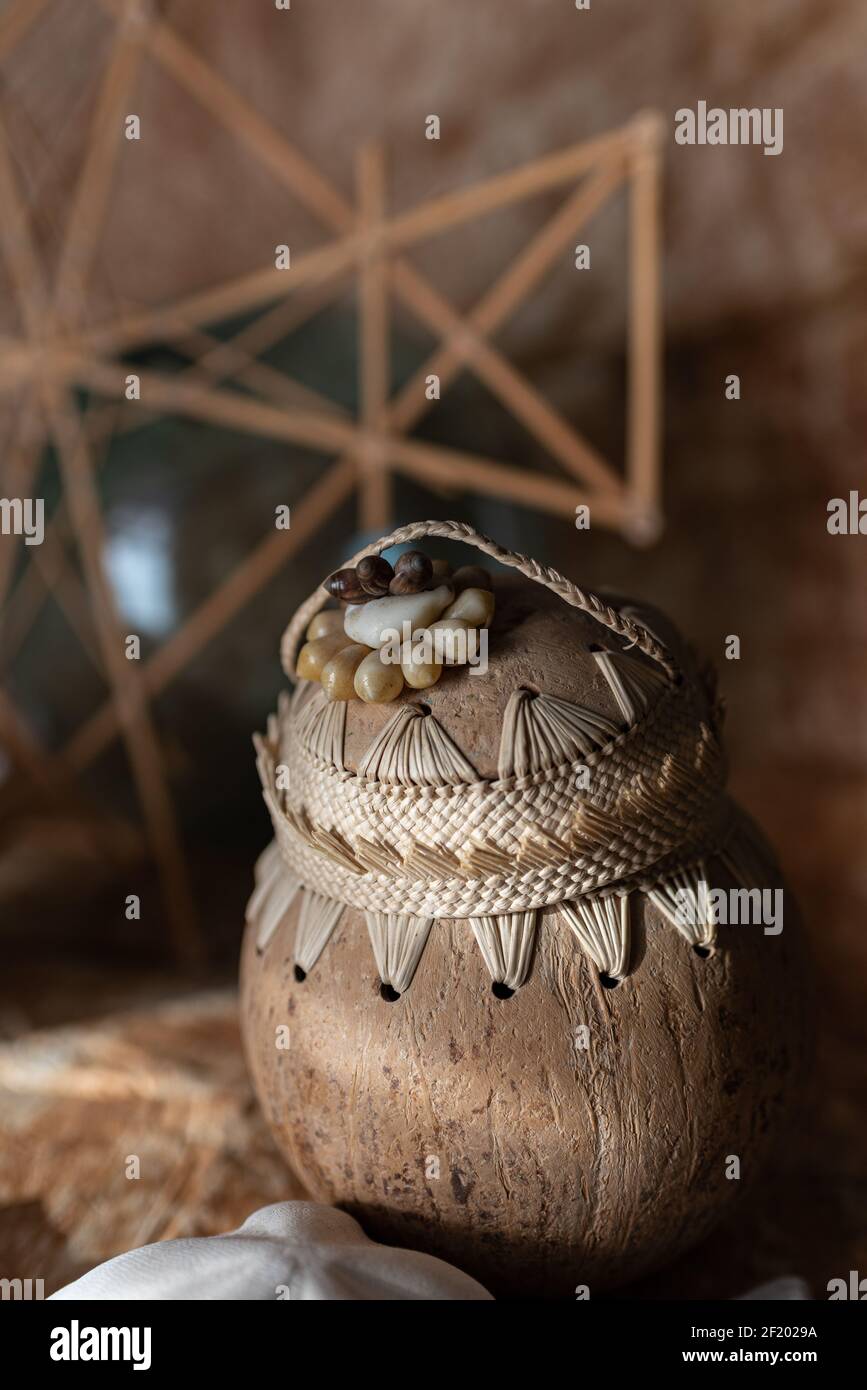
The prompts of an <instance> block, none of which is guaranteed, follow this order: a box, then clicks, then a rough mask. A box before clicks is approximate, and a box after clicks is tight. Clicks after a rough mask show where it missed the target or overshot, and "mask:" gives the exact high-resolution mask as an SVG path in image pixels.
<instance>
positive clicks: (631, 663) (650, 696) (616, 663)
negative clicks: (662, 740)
mask: <svg viewBox="0 0 867 1390" xmlns="http://www.w3.org/2000/svg"><path fill="white" fill-rule="evenodd" d="M593 659H594V661H595V662H596V665H597V666H598V668H599V670H600V671H601V672H602V674H603V676H604V677H605V679H606V680H607V682H608V684H609V686H610V687H611V691H612V693H613V695H614V698H615V700H616V701H617V705H618V708H619V710H620V713H621V714H622V715H623V718H624V720H625V721H626V724H627V725H628V727H629V728H631V727H632V725H633V724H634V723H635V722H636V721H637V720H638V719H640V718H641V716H642V715H643V714H646V713H647V711H648V710H649V709H650V708H651V706H652V705H654V704H655V703H656V701H657V700H658V699H659V697H660V696H661V695H662V693H663V691H664V689H665V687H666V685H667V681H666V678H665V676H664V675H663V674H662V672H661V671H657V670H655V669H654V667H653V666H651V664H650V662H649V661H648V662H645V661H641V660H639V658H638V657H635V656H630V655H629V654H628V653H627V652H606V651H594V652H593Z"/></svg>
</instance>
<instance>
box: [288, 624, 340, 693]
mask: <svg viewBox="0 0 867 1390" xmlns="http://www.w3.org/2000/svg"><path fill="white" fill-rule="evenodd" d="M348 646H349V638H348V637H347V635H346V633H345V632H332V633H331V634H330V635H329V636H328V637H317V638H316V641H315V642H305V643H304V646H303V647H302V648H301V650H300V652H299V653H298V662H297V665H296V667H295V670H296V671H297V673H298V676H299V678H300V679H301V680H304V681H318V680H319V677H320V676H321V674H322V667H323V666H324V665H325V663H326V662H327V661H330V660H331V658H332V657H333V656H336V655H337V653H338V652H339V651H342V650H343V648H344V647H348Z"/></svg>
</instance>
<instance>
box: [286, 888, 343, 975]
mask: <svg viewBox="0 0 867 1390" xmlns="http://www.w3.org/2000/svg"><path fill="white" fill-rule="evenodd" d="M342 915H343V903H338V902H335V901H334V900H333V899H332V898H326V897H323V895H322V894H321V893H314V892H312V891H311V890H310V889H309V888H305V889H304V890H303V897H302V899H301V911H300V913H299V914H298V927H297V930H296V932H295V964H296V965H298V966H300V967H301V969H302V970H303V971H304V973H305V975H306V974H308V973H309V972H310V971H311V970H312V969H313V967H314V965H315V964H316V962H317V961H318V959H319V957H320V956H321V955H322V952H323V951H324V950H325V947H326V946H327V945H328V942H329V940H330V939H331V935H332V933H333V931H334V928H335V927H336V926H337V923H338V922H339V921H340V918H341V916H342Z"/></svg>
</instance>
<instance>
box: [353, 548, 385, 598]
mask: <svg viewBox="0 0 867 1390" xmlns="http://www.w3.org/2000/svg"><path fill="white" fill-rule="evenodd" d="M355 573H356V576H357V578H358V582H359V584H360V585H361V587H362V589H363V590H364V592H365V593H366V594H367V595H368V596H369V597H370V598H382V597H383V595H384V594H387V593H388V586H389V584H390V583H391V581H392V578H393V576H394V570H393V569H392V568H391V565H390V564H389V563H388V561H387V560H383V558H382V556H381V555H365V557H364V559H363V560H359V562H358V564H357V565H356V566H355Z"/></svg>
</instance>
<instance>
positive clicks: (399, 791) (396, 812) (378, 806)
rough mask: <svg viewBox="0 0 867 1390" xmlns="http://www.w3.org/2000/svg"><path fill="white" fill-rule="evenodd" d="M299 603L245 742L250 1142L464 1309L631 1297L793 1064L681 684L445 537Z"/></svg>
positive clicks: (655, 660) (581, 593)
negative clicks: (257, 801)
mask: <svg viewBox="0 0 867 1390" xmlns="http://www.w3.org/2000/svg"><path fill="white" fill-rule="evenodd" d="M427 537H441V538H442V537H445V538H448V539H451V540H455V541H458V542H461V543H463V544H465V545H466V544H470V545H473V546H475V547H476V548H477V550H478V551H479V552H480V554H479V566H469V567H463V568H459V569H457V570H455V571H452V570H450V569H449V567H448V566H447V565H446V564H444V563H443V562H442V561H437V562H433V561H431V560H430V559H429V558H428V557H427V555H426V553H425V551H424V545H425V540H426V538H427ZM405 544H409V545H410V546H411V547H412V549H411V550H409V551H408V552H407V551H404V552H403V553H402V554H401V555H400V556H399V558H398V559H397V560H396V561H395V562H394V564H393V565H392V564H389V562H388V561H387V560H386V559H385V558H383V552H384V551H389V552H390V553H393V551H392V548H393V547H397V546H399V545H405ZM486 560H487V561H488V563H489V562H490V560H494V561H495V562H497V563H496V565H495V566H493V567H491V568H489V569H486V568H485V562H486ZM320 578H321V579H323V580H325V583H324V585H323V584H320V585H318V587H317V589H316V592H315V593H314V594H313V595H312V596H311V598H310V599H309V600H307V602H306V603H304V604H303V605H302V607H301V608H300V609H299V610H298V612H297V613H296V615H295V616H294V618H293V619H292V620H291V622H290V623H289V626H288V628H287V630H286V633H285V634H284V638H283V643H282V660H283V665H284V668H285V670H286V672H287V674H288V676H289V677H290V678H291V679H292V680H293V681H294V692H293V693H292V694H291V695H290V694H289V693H288V692H286V693H284V695H283V696H282V697H281V699H280V701H279V704H278V710H277V713H276V715H273V716H272V717H271V718H270V720H269V721H268V727H267V732H266V734H265V735H264V736H263V737H262V738H258V739H257V740H256V744H257V751H258V768H259V775H260V777H261V781H262V788H263V793H264V797H265V802H266V804H267V807H268V811H269V813H270V816H271V820H272V822H273V828H274V838H273V841H272V843H271V844H270V845H269V846H268V848H267V849H266V850H265V851H264V853H263V854H262V855H261V857H260V859H259V862H258V864H257V866H256V882H255V889H254V892H253V895H252V898H251V900H250V903H249V906H248V911H247V928H246V933H245V939H244V946H243V954H242V1020H243V1033H244V1041H245V1047H246V1052H247V1056H248V1061H249V1066H250V1069H251V1072H252V1076H253V1081H254V1085H255V1089H256V1092H257V1094H258V1097H259V1100H260V1103H261V1105H262V1108H263V1110H264V1113H265V1115H266V1117H267V1119H268V1121H269V1123H270V1125H271V1127H272V1130H273V1133H274V1136H275V1139H276V1141H277V1143H278V1145H279V1146H280V1148H281V1150H282V1152H283V1153H284V1155H285V1157H286V1159H287V1160H288V1162H289V1164H290V1165H291V1167H292V1168H293V1169H294V1170H295V1172H296V1173H297V1174H298V1175H299V1177H300V1178H301V1180H302V1181H303V1183H304V1184H305V1185H306V1187H307V1189H308V1191H309V1193H310V1194H311V1196H312V1197H313V1198H314V1199H316V1200H318V1201H322V1202H328V1203H333V1204H335V1205H337V1206H340V1207H341V1208H343V1209H345V1210H346V1211H348V1212H350V1213H351V1214H352V1215H353V1216H355V1217H357V1219H358V1220H359V1221H360V1222H361V1224H362V1226H363V1227H364V1229H365V1231H366V1232H367V1234H368V1235H369V1236H371V1237H372V1238H374V1239H376V1240H380V1241H383V1242H386V1243H388V1244H392V1245H400V1246H409V1247H412V1248H415V1249H419V1250H424V1251H427V1252H430V1253H432V1254H435V1255H438V1256H441V1257H442V1258H444V1259H447V1260H449V1261H450V1262H452V1263H454V1264H456V1265H457V1266H459V1267H460V1268H461V1269H463V1270H465V1271H466V1272H467V1273H469V1274H471V1275H473V1276H474V1277H475V1278H477V1279H478V1280H480V1281H481V1282H482V1283H483V1284H485V1285H486V1286H487V1287H488V1288H489V1289H490V1291H491V1292H492V1293H494V1294H495V1295H498V1296H513V1297H515V1296H516V1297H524V1298H526V1297H569V1296H572V1297H574V1291H575V1289H576V1288H578V1287H582V1288H584V1289H586V1290H587V1291H589V1293H590V1296H593V1295H595V1294H596V1293H598V1292H603V1291H604V1290H606V1289H611V1288H616V1287H618V1286H620V1285H624V1284H626V1283H628V1282H631V1281H633V1280H635V1279H637V1278H638V1277H639V1276H641V1275H644V1274H647V1273H648V1272H649V1271H652V1270H653V1269H655V1268H658V1267H659V1266H661V1265H663V1264H664V1263H665V1262H667V1261H670V1260H671V1259H673V1258H674V1257H675V1256H676V1255H678V1254H679V1253H681V1252H682V1251H684V1250H685V1249H686V1248H687V1247H688V1246H690V1245H691V1244H693V1243H695V1242H697V1241H698V1240H699V1239H700V1238H701V1237H702V1236H704V1235H705V1234H706V1232H707V1231H708V1230H709V1229H710V1227H711V1226H712V1225H713V1224H714V1223H715V1222H716V1221H717V1220H718V1219H719V1218H720V1217H721V1216H722V1215H723V1214H724V1213H725V1211H726V1210H727V1209H728V1207H729V1206H730V1205H731V1204H732V1203H733V1202H734V1201H735V1200H736V1199H737V1198H738V1197H739V1196H740V1195H741V1192H742V1191H743V1190H744V1189H745V1188H746V1187H747V1186H748V1185H749V1183H750V1182H751V1181H752V1180H753V1179H754V1178H755V1176H756V1174H757V1173H758V1172H759V1171H760V1169H761V1167H762V1164H763V1163H764V1161H765V1160H766V1158H767V1157H768V1155H769V1154H770V1152H771V1146H772V1144H773V1142H774V1140H775V1137H776V1136H777V1132H778V1130H779V1127H780V1124H781V1122H782V1120H783V1119H784V1118H785V1116H786V1113H787V1111H788V1110H789V1109H790V1108H791V1103H792V1101H793V1097H794V1095H795V1094H796V1091H797V1088H798V1081H799V1076H800V1072H801V1068H802V1065H803V1061H804V1053H805V1042H804V1038H805V1003H804V989H803V979H804V975H803V969H802V965H801V954H800V945H799V928H798V921H797V911H796V908H795V905H794V902H793V901H792V898H791V895H790V894H789V893H788V892H787V891H786V890H785V886H784V884H783V882H782V879H781V877H780V872H779V869H778V867H777V865H776V863H775V860H774V857H773V855H772V853H771V852H770V851H769V849H768V848H767V845H766V844H765V842H764V841H763V839H762V837H761V836H760V834H759V832H758V830H757V829H756V827H755V826H754V825H753V823H752V822H751V821H750V820H749V819H748V818H747V816H746V815H745V814H744V813H743V812H742V811H741V810H740V809H739V808H738V807H737V806H736V805H735V804H734V803H733V802H732V800H731V799H730V797H729V796H728V795H727V793H726V789H725V782H726V763H725V756H724V752H723V745H722V737H721V707H720V704H719V702H718V700H717V697H716V694H715V687H714V681H713V678H712V675H711V674H710V673H709V671H708V670H707V669H706V668H705V667H703V666H700V665H699V663H698V661H697V659H696V657H695V656H694V654H693V653H692V650H691V648H690V647H689V646H688V645H687V644H686V643H685V642H684V640H683V639H682V638H681V637H680V636H679V635H678V634H677V632H676V630H675V629H674V628H673V627H672V625H671V624H670V623H669V622H668V621H667V620H666V619H665V618H664V617H662V615H660V614H659V613H658V612H656V611H655V610H652V609H650V608H646V607H644V606H643V605H642V604H641V603H639V602H634V601H627V600H624V599H619V598H617V599H615V598H613V597H610V596H609V597H606V598H602V597H600V596H598V595H594V594H591V593H588V592H587V591H585V590H583V589H581V588H580V587H578V585H576V584H573V583H571V582H570V581H569V580H568V579H565V578H564V577H563V576H562V575H560V574H558V573H557V572H556V571H554V570H551V569H548V568H546V567H545V566H543V565H541V564H539V563H538V562H536V561H535V560H533V559H532V558H531V557H528V556H524V555H518V554H515V553H513V552H511V551H508V550H505V549H503V548H501V547H500V546H498V545H497V544H496V543H495V542H493V541H491V540H489V539H488V538H486V537H483V536H480V535H478V534H476V533H475V532H474V531H472V530H471V529H470V528H469V527H468V526H466V525H464V524H462V523H458V522H419V523H416V524H414V525H411V526H407V527H404V528H402V529H401V530H399V531H396V532H394V533H393V534H392V535H390V536H385V537H383V538H382V540H381V541H379V542H378V543H377V544H376V545H375V546H372V547H369V548H368V549H367V550H366V551H365V552H364V553H363V554H360V555H357V556H355V557H354V559H353V560H351V561H349V562H348V564H347V565H346V566H345V567H344V568H343V569H342V570H340V571H338V572H337V574H335V575H332V576H320ZM771 902H773V903H774V904H775V907H776V910H775V911H774V913H773V916H772V918H769V917H768V916H767V913H766V912H765V913H761V912H760V913H759V914H758V916H757V917H756V918H755V919H753V918H751V917H750V916H749V913H748V911H746V909H747V908H748V907H749V906H756V905H757V904H766V905H767V904H768V903H771ZM732 905H735V906H738V907H739V908H740V913H738V912H735V911H731V910H730V907H731V906H732ZM745 918H747V920H745Z"/></svg>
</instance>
